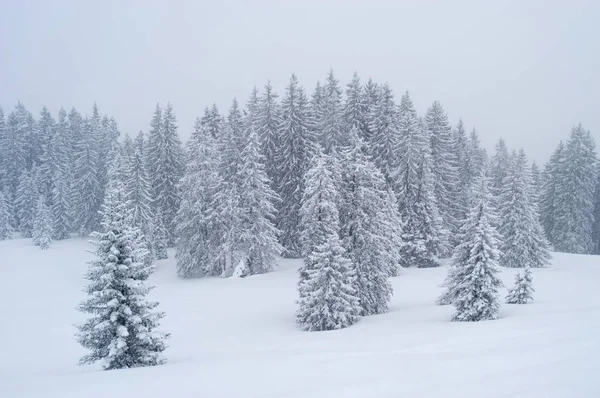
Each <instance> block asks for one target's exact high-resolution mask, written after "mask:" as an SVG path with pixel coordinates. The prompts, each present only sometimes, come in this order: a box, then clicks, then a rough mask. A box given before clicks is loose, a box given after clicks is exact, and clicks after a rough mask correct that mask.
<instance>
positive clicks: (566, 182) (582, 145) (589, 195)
mask: <svg viewBox="0 0 600 398" xmlns="http://www.w3.org/2000/svg"><path fill="white" fill-rule="evenodd" d="M597 162H598V159H597V156H596V142H595V140H594V138H593V137H592V135H591V133H590V132H589V131H588V130H585V129H584V128H583V126H582V125H581V124H579V125H578V126H576V127H574V128H573V130H572V132H571V136H570V137H569V140H568V141H567V143H566V145H565V149H564V157H563V161H562V164H561V165H560V166H559V167H558V172H557V173H556V174H555V175H554V176H553V177H552V178H555V179H557V185H556V191H555V199H554V201H555V202H554V206H555V209H554V216H555V218H554V225H553V228H552V232H551V234H550V237H551V239H553V241H552V244H553V246H554V248H555V249H556V250H558V251H562V252H568V253H580V254H585V253H591V252H592V251H593V248H594V245H593V242H592V230H593V222H594V216H593V212H594V203H595V200H594V194H595V191H596V183H597V173H598V163H597Z"/></svg>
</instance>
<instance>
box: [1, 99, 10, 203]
mask: <svg viewBox="0 0 600 398" xmlns="http://www.w3.org/2000/svg"><path fill="white" fill-rule="evenodd" d="M8 140H9V135H8V129H7V128H6V121H5V120H4V111H3V110H2V107H0V188H2V189H6V188H7V187H8V186H9V181H10V179H9V178H8V175H7V174H6V172H7V168H8V165H9V162H8V159H9V154H8V152H7V149H8ZM5 200H7V199H6V198H5Z"/></svg>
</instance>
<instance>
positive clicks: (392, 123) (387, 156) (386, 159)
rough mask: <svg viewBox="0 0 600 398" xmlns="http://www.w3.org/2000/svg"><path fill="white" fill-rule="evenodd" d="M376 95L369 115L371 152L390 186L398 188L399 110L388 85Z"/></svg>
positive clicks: (381, 88)
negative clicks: (396, 174)
mask: <svg viewBox="0 0 600 398" xmlns="http://www.w3.org/2000/svg"><path fill="white" fill-rule="evenodd" d="M375 94H376V95H377V100H376V102H373V103H372V105H371V107H370V112H369V114H368V115H367V125H368V128H369V134H370V141H369V142H370V144H369V152H370V154H371V156H372V158H373V162H375V165H376V166H377V167H378V168H379V170H381V172H382V173H383V176H384V178H385V179H386V182H387V184H388V186H390V187H393V188H397V186H398V181H396V180H395V179H394V177H395V173H396V170H397V168H398V164H399V161H400V159H399V157H398V154H399V153H400V138H401V137H400V135H399V131H398V110H397V107H396V104H395V102H394V94H393V93H392V89H391V88H390V87H389V86H388V85H387V84H385V85H383V86H381V87H380V88H379V89H378V90H377V91H376V93H375Z"/></svg>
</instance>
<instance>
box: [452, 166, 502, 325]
mask: <svg viewBox="0 0 600 398" xmlns="http://www.w3.org/2000/svg"><path fill="white" fill-rule="evenodd" d="M488 184H489V182H488V180H487V177H486V176H485V174H484V172H482V174H481V177H480V179H479V181H478V183H477V184H476V186H475V192H474V194H475V196H474V198H473V207H472V209H471V212H470V213H469V217H468V219H467V221H466V222H465V224H464V225H463V233H462V235H461V243H460V244H459V245H458V246H457V247H456V248H455V249H454V254H453V256H452V264H451V266H450V268H449V271H448V277H447V279H446V282H445V286H446V289H447V290H446V292H445V294H444V296H445V297H444V299H443V301H446V302H449V303H452V304H453V305H454V307H455V308H456V312H455V314H454V315H453V317H452V320H453V321H467V322H474V321H482V320H491V319H496V318H497V316H498V309H499V308H500V303H499V298H498V288H499V287H501V286H502V282H501V281H500V279H499V278H498V275H497V274H498V272H499V269H498V264H497V261H498V258H499V255H500V252H499V251H498V249H497V247H498V241H499V234H498V232H497V231H496V230H495V228H494V224H495V222H496V221H495V220H494V218H495V216H494V214H493V208H492V203H491V202H492V197H491V194H490V192H489V188H488Z"/></svg>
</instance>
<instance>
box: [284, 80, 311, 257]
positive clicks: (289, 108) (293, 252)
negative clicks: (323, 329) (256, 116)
mask: <svg viewBox="0 0 600 398" xmlns="http://www.w3.org/2000/svg"><path fill="white" fill-rule="evenodd" d="M279 136H280V137H281V142H280V144H281V148H280V151H279V156H278V158H277V164H278V165H279V176H280V177H279V178H280V179H279V187H278V190H277V192H278V193H279V196H280V197H281V202H280V208H279V213H278V218H277V220H278V221H277V227H278V229H279V230H281V236H280V242H281V244H282V246H283V247H284V250H285V251H284V253H283V255H284V256H286V257H299V256H300V252H301V245H300V231H301V228H300V206H301V200H302V195H303V194H304V175H305V174H306V172H307V170H308V168H309V165H310V159H311V158H312V157H313V155H314V153H315V136H314V134H313V130H312V119H311V116H310V109H309V105H308V100H307V98H306V95H305V94H304V90H303V89H302V87H300V86H299V85H298V79H297V78H296V76H295V75H292V77H291V78H290V84H289V85H288V87H287V88H286V91H285V97H284V99H283V102H282V123H281V130H280V133H279Z"/></svg>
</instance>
